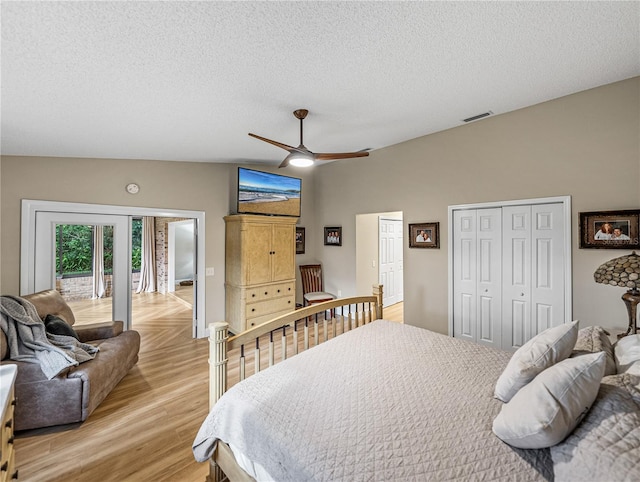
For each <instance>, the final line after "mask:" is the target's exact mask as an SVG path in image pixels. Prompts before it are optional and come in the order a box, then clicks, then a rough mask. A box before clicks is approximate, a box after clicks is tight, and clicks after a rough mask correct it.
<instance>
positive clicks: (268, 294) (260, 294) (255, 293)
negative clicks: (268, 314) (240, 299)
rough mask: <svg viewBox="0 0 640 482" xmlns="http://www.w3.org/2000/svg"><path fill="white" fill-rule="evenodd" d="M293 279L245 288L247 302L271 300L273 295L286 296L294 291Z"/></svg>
mask: <svg viewBox="0 0 640 482" xmlns="http://www.w3.org/2000/svg"><path fill="white" fill-rule="evenodd" d="M295 288H296V287H295V281H287V282H286V283H276V284H271V285H266V286H261V287H255V288H249V289H247V303H253V302H254V301H262V300H271V299H273V298H274V297H280V296H286V295H289V294H293V293H295V291H294V290H295Z"/></svg>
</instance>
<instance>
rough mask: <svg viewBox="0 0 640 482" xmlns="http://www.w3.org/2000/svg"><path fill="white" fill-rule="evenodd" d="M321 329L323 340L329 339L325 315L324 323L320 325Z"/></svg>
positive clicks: (327, 322)
mask: <svg viewBox="0 0 640 482" xmlns="http://www.w3.org/2000/svg"><path fill="white" fill-rule="evenodd" d="M322 329H323V330H324V336H323V337H322V338H323V341H327V340H328V339H329V321H328V320H327V317H326V316H325V317H324V323H323V325H322Z"/></svg>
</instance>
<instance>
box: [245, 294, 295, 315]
mask: <svg viewBox="0 0 640 482" xmlns="http://www.w3.org/2000/svg"><path fill="white" fill-rule="evenodd" d="M295 308H296V301H295V297H294V296H293V295H292V296H284V297H282V298H275V299H273V300H267V301H258V302H256V303H247V320H249V319H250V318H257V317H259V316H263V315H269V314H272V313H276V312H278V311H283V310H287V311H293V310H295Z"/></svg>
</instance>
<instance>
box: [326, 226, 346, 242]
mask: <svg viewBox="0 0 640 482" xmlns="http://www.w3.org/2000/svg"><path fill="white" fill-rule="evenodd" d="M324 245H325V246H342V227H341V226H338V227H327V226H325V227H324Z"/></svg>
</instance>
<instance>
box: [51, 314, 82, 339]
mask: <svg viewBox="0 0 640 482" xmlns="http://www.w3.org/2000/svg"><path fill="white" fill-rule="evenodd" d="M44 329H45V330H46V331H47V332H48V333H51V334H52V335H65V336H72V337H74V338H75V339H76V340H78V341H79V340H80V339H79V338H78V334H77V333H76V331H75V330H74V329H73V328H71V325H70V324H69V323H67V322H66V321H64V320H63V319H62V318H59V317H57V316H54V315H47V316H46V318H45V319H44Z"/></svg>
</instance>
